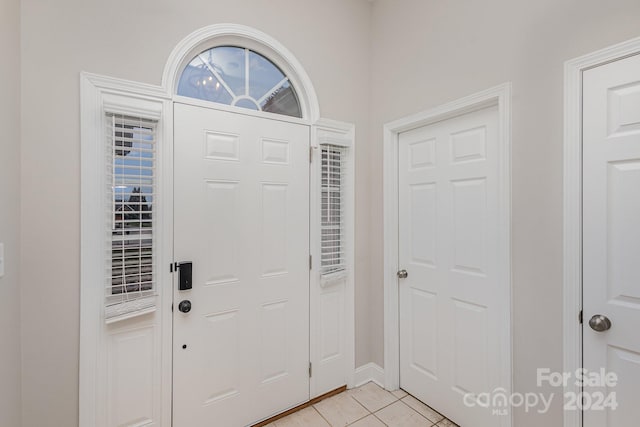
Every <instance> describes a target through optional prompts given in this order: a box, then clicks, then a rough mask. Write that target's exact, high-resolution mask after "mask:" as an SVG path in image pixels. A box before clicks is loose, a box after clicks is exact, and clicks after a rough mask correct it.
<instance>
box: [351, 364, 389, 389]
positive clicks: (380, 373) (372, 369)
mask: <svg viewBox="0 0 640 427" xmlns="http://www.w3.org/2000/svg"><path fill="white" fill-rule="evenodd" d="M369 381H373V382H374V383H376V384H378V385H379V386H380V387H384V369H382V368H381V367H380V366H378V365H377V364H375V363H373V362H370V363H367V364H366V365H362V366H360V367H358V368H356V373H355V386H356V387H360V386H361V385H363V384H366V383H368V382H369Z"/></svg>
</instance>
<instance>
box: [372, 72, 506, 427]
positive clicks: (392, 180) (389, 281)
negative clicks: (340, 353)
mask: <svg viewBox="0 0 640 427" xmlns="http://www.w3.org/2000/svg"><path fill="white" fill-rule="evenodd" d="M496 105H497V106H498V129H499V142H498V147H499V157H500V158H499V171H498V179H499V188H500V190H499V195H498V197H499V214H500V219H499V224H500V230H499V231H500V236H499V244H498V247H499V252H500V253H499V259H500V260H501V265H504V266H505V268H504V270H503V271H501V272H500V273H499V276H500V288H501V298H502V302H503V304H504V306H505V307H508V308H507V309H506V310H505V311H504V330H502V331H501V332H500V334H501V338H500V341H501V343H502V348H501V353H502V357H503V359H504V360H506V361H507V363H505V364H504V365H503V366H502V372H501V378H502V379H503V381H502V382H503V383H504V384H508V386H509V390H507V391H506V394H507V395H510V393H511V390H512V389H513V387H512V368H511V366H512V348H511V347H512V335H511V83H505V84H502V85H499V86H495V87H493V88H490V89H487V90H485V91H482V92H478V93H475V94H473V95H470V96H467V97H465V98H462V99H459V100H456V101H453V102H449V103H447V104H444V105H441V106H439V107H436V108H433V109H431V110H427V111H424V112H421V113H417V114H414V115H411V116H408V117H405V118H402V119H399V120H396V121H393V122H390V123H387V124H385V125H384V147H383V160H384V165H383V173H384V366H385V369H384V372H385V388H386V389H388V390H395V389H397V388H398V387H399V386H400V335H399V332H400V330H399V328H400V321H399V308H400V307H399V287H398V278H397V276H396V272H397V271H398V269H399V265H398V262H399V261H398V254H399V241H398V238H399V233H398V221H399V219H398V205H399V201H398V193H399V191H398V143H399V134H400V133H401V132H405V131H408V130H412V129H416V128H418V127H422V126H425V125H429V124H432V123H435V122H438V121H442V120H446V119H450V118H454V117H457V116H460V115H463V114H465V113H469V112H472V111H476V110H479V109H482V108H486V107H490V106H496ZM488 391H489V390H488ZM512 417H513V414H512V415H511V417H505V418H508V421H507V422H506V423H505V424H503V426H511V425H512Z"/></svg>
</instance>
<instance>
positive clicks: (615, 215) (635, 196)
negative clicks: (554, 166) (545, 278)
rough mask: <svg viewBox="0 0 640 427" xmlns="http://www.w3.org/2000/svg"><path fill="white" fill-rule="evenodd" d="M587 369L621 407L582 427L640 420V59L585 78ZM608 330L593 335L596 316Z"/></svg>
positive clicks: (619, 426) (592, 414)
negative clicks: (612, 379) (602, 376)
mask: <svg viewBox="0 0 640 427" xmlns="http://www.w3.org/2000/svg"><path fill="white" fill-rule="evenodd" d="M583 83H584V86H583V91H584V96H583V118H584V120H583V174H584V175H583V257H584V259H583V266H584V267H583V269H584V276H583V300H584V306H583V317H584V323H583V342H584V368H585V369H588V370H589V371H596V372H597V371H599V369H600V368H605V369H606V370H608V371H610V372H614V373H616V374H617V375H618V385H617V386H616V387H611V388H606V389H603V388H585V391H586V392H604V393H606V394H608V393H609V392H615V394H616V398H617V401H618V404H619V405H618V407H617V409H615V410H613V409H612V408H609V407H608V408H605V410H604V411H585V413H584V425H585V427H596V426H598V427H602V426H606V427H623V426H629V425H634V424H635V423H637V420H638V419H639V418H640V407H639V406H638V405H637V396H638V395H639V394H640V336H639V335H638V325H640V268H638V261H639V260H640V197H639V195H640V192H639V189H640V56H635V57H631V58H627V59H623V60H620V61H616V62H613V63H610V64H607V65H603V66H601V67H597V68H594V69H591V70H588V71H585V73H584V82H583ZM598 314H599V315H604V316H606V317H607V318H609V319H610V321H611V323H612V327H611V329H609V330H608V331H605V332H596V331H594V330H593V329H591V327H590V326H589V320H590V319H591V317H592V316H594V315H598Z"/></svg>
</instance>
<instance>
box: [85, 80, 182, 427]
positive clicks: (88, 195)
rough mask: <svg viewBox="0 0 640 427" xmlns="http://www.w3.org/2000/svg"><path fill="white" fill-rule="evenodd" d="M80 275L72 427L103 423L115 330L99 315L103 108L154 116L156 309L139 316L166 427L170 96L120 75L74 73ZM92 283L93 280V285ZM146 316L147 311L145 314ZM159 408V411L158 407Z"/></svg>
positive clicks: (161, 421)
mask: <svg viewBox="0 0 640 427" xmlns="http://www.w3.org/2000/svg"><path fill="white" fill-rule="evenodd" d="M80 88H81V109H80V110H81V148H80V149H81V178H82V179H81V251H80V253H81V263H80V265H81V280H80V354H79V356H80V368H79V389H80V393H79V399H80V401H79V425H80V426H81V427H84V426H92V427H93V426H96V427H100V426H104V425H105V424H106V423H107V408H106V404H107V400H106V392H107V390H106V384H107V377H106V375H107V373H106V363H107V362H106V358H107V356H106V354H105V353H106V350H107V344H106V342H107V337H108V334H109V332H110V331H113V330H114V329H113V328H114V327H115V328H123V329H122V330H123V331H124V330H126V329H128V328H129V326H127V324H126V322H125V323H124V326H122V325H118V326H108V325H106V324H105V320H104V317H103V316H104V312H103V310H104V287H103V286H102V285H101V284H102V283H104V282H103V280H104V279H103V277H104V271H105V268H104V264H103V263H104V236H105V235H106V230H105V224H104V221H103V220H104V211H103V206H104V204H103V201H104V198H105V197H106V196H105V191H106V187H105V184H104V179H105V178H104V173H103V172H104V159H103V153H104V141H105V140H106V138H105V134H104V129H105V126H104V116H105V113H106V112H115V113H121V114H130V115H134V116H142V117H146V118H151V119H154V120H158V128H157V137H158V146H159V152H158V162H159V169H160V170H161V174H160V175H159V176H158V182H157V186H158V189H159V194H161V197H158V198H157V199H156V200H157V201H156V203H157V204H158V209H157V213H156V214H155V215H156V218H155V221H156V224H157V227H158V230H159V233H158V235H157V236H156V237H155V239H156V241H157V250H158V253H157V259H158V267H159V268H158V270H157V272H156V274H157V286H158V288H157V292H158V295H159V298H158V307H157V310H156V312H155V313H153V314H147V315H145V316H144V317H141V319H144V318H147V319H151V318H152V319H154V320H152V321H150V323H148V324H150V325H152V326H153V327H157V328H158V329H159V330H160V332H158V334H159V337H160V339H161V341H162V343H161V344H160V345H159V347H158V348H157V349H158V353H157V354H156V357H157V359H155V360H154V361H153V362H151V361H150V363H158V365H157V366H158V371H159V377H160V378H158V379H157V383H158V384H160V389H159V390H157V392H158V393H159V394H158V395H157V396H156V397H157V399H156V401H155V402H154V404H155V406H154V407H155V408H156V410H157V411H158V412H157V415H158V416H157V419H154V420H153V421H154V422H155V423H158V425H165V426H170V425H171V356H172V355H171V324H172V322H171V310H170V308H171V302H172V298H173V295H172V293H171V277H170V275H169V274H168V270H165V269H162V268H160V266H162V265H168V263H169V262H170V257H171V247H172V242H171V238H170V236H171V230H172V226H171V224H172V218H171V214H172V210H171V209H169V208H168V206H172V205H170V204H171V203H172V200H171V196H172V195H171V194H170V193H171V192H170V191H169V190H170V189H171V188H172V187H173V185H172V183H171V177H172V174H171V170H170V169H169V171H167V170H166V168H167V167H169V168H171V165H172V156H171V147H172V143H171V141H172V138H171V135H172V134H173V131H172V126H171V120H170V119H169V118H170V117H171V116H170V110H171V108H170V104H171V103H170V101H169V100H168V99H167V97H166V96H165V93H164V91H163V90H162V88H159V87H155V86H151V85H145V84H140V85H138V84H136V83H133V82H128V81H125V80H120V79H112V78H108V77H102V76H97V75H95V74H89V73H81V75H80ZM96 284H98V286H96ZM151 316H153V317H151ZM158 408H159V409H158Z"/></svg>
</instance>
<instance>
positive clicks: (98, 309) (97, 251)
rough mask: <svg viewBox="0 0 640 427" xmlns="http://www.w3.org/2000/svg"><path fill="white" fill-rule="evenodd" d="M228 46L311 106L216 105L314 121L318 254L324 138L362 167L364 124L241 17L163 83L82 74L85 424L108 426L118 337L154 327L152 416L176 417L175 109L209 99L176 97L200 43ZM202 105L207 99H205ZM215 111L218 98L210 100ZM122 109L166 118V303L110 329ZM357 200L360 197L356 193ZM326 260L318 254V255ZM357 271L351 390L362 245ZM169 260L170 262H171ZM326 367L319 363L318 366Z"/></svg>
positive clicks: (161, 199)
mask: <svg viewBox="0 0 640 427" xmlns="http://www.w3.org/2000/svg"><path fill="white" fill-rule="evenodd" d="M222 44H234V45H242V46H244V47H248V48H250V49H254V50H256V51H257V52H259V53H261V54H263V55H265V56H267V57H268V58H269V59H271V60H272V61H273V62H274V63H275V64H276V65H278V66H279V67H280V68H281V69H282V70H283V72H284V73H285V74H286V75H287V76H288V77H289V78H290V80H291V82H292V84H293V85H294V87H295V88H296V89H297V92H298V96H299V101H300V104H301V108H302V111H303V118H302V119H296V118H287V117H279V116H276V115H271V114H269V113H262V114H259V113H256V112H251V111H250V110H242V109H239V108H237V107H228V106H222V105H220V106H214V108H218V109H220V110H225V111H234V112H240V113H243V114H247V115H259V116H261V117H268V118H271V119H275V120H284V121H292V122H296V123H300V124H304V125H306V126H308V127H309V132H310V143H311V146H312V147H313V161H312V164H311V166H310V174H311V175H310V193H309V197H310V222H309V232H310V248H309V250H310V252H311V253H312V254H318V253H319V242H320V223H319V221H320V217H319V212H316V211H317V210H318V209H319V205H318V203H319V200H320V188H319V185H318V181H317V179H318V178H317V176H319V168H320V161H319V155H318V154H317V153H318V150H317V148H318V146H319V144H322V143H327V142H329V143H341V144H342V145H346V146H349V147H350V150H351V156H350V165H349V168H350V173H351V180H353V178H354V173H355V168H354V166H355V157H354V154H355V128H354V126H353V125H352V124H350V123H343V122H338V121H333V120H328V119H323V118H321V116H320V108H319V103H318V99H317V95H316V93H315V89H314V87H313V85H312V82H311V80H310V78H309V76H308V75H307V73H306V71H305V70H304V68H303V67H302V65H301V64H300V63H299V62H298V61H297V59H296V58H295V56H294V55H293V54H292V53H291V52H290V51H289V50H288V49H286V48H285V47H284V46H283V45H282V44H281V43H279V42H278V41H277V40H275V39H273V38H272V37H270V36H268V35H267V34H265V33H262V32H260V31H258V30H256V29H253V28H250V27H247V26H244V25H238V24H215V25H211V26H208V27H204V28H202V29H199V30H197V31H195V32H193V33H192V34H190V35H188V36H187V37H186V38H185V39H183V40H182V41H181V42H180V43H179V44H178V45H177V46H176V48H175V49H174V50H173V52H172V53H171V55H170V56H169V59H168V61H167V64H166V66H165V68H164V74H163V79H162V84H161V85H152V84H148V83H140V82H133V81H128V80H122V79H117V78H112V77H106V76H101V75H98V74H92V73H87V72H82V73H80V79H79V80H80V90H81V94H80V112H81V181H82V188H81V212H80V214H81V255H82V256H81V258H82V259H81V272H80V274H81V280H80V349H79V356H80V366H79V414H78V417H79V425H80V426H96V427H101V426H104V425H106V422H107V421H106V420H107V416H108V415H109V413H110V411H111V409H110V406H109V405H110V403H109V396H108V392H109V391H108V388H109V380H110V375H112V374H113V373H110V368H109V365H108V363H109V360H108V357H107V355H108V354H109V351H111V350H112V347H111V346H112V344H111V343H110V339H112V338H113V337H114V336H116V335H117V334H119V333H121V332H131V331H135V330H138V329H145V330H152V331H153V334H154V335H153V336H154V339H153V340H151V341H150V342H151V344H150V345H151V348H148V349H147V350H148V351H149V353H150V354H151V355H152V357H153V366H154V369H155V371H154V378H155V376H156V374H157V383H154V396H153V398H152V399H153V407H154V409H153V414H152V418H150V419H149V420H148V421H150V422H151V421H153V422H154V424H157V425H160V426H165V427H169V426H171V423H172V420H171V418H172V374H171V371H172V366H173V357H172V356H173V346H172V337H173V321H172V316H173V313H172V304H173V276H172V274H171V273H170V271H169V265H170V264H171V263H173V262H174V261H175V260H174V254H173V106H174V102H175V101H177V100H179V101H180V102H185V100H186V101H187V102H188V103H192V104H196V105H197V104H198V103H200V101H198V100H195V99H187V98H184V97H180V96H178V95H176V94H175V92H176V91H175V88H176V86H175V85H176V82H177V81H178V79H179V77H180V75H179V74H180V72H181V70H182V67H183V66H184V65H185V61H187V60H189V59H190V58H189V55H190V54H191V53H193V52H194V51H197V50H198V49H203V50H204V49H206V48H210V47H213V46H219V45H222ZM201 105H202V104H201ZM208 107H209V108H211V104H208ZM107 111H108V112H117V113H119V114H128V115H133V116H140V117H148V118H152V119H155V120H158V121H159V129H158V138H159V144H160V146H159V149H158V170H159V172H158V188H159V195H158V197H157V200H156V205H157V206H158V214H157V218H158V224H159V226H158V230H159V233H160V234H159V237H158V239H157V241H158V246H157V265H158V266H159V268H158V271H157V283H158V285H157V293H158V297H157V304H156V309H155V311H154V313H153V314H152V315H146V317H140V319H143V320H142V322H143V325H142V326H140V325H136V324H133V325H132V324H131V323H126V322H123V323H122V325H121V326H118V327H117V328H115V329H114V328H113V327H110V328H111V329H107V327H106V326H105V322H104V317H103V316H104V314H103V312H104V289H103V288H102V287H101V286H96V283H102V282H103V280H104V276H103V275H104V267H103V264H102V263H103V259H104V256H103V250H104V249H103V245H104V233H105V230H104V229H103V227H104V224H103V222H104V221H102V218H103V215H104V212H103V211H102V206H103V203H104V200H106V186H105V184H104V178H103V176H102V171H103V161H104V160H103V157H102V156H103V145H104V140H105V139H106V136H105V134H104V132H105V131H104V128H105V127H104V123H103V117H104V114H105V112H107ZM348 196H350V197H352V198H353V194H348ZM354 213H355V207H354V206H353V200H350V201H349V212H347V216H348V218H347V220H348V221H349V224H350V225H351V230H349V232H348V233H347V235H346V244H347V245H348V246H349V247H350V248H354V243H355V238H354V228H353V223H354V221H353V216H354ZM317 259H318V258H317V257H316V256H314V260H317ZM347 261H348V263H349V268H350V273H349V275H348V277H347V279H346V280H345V285H344V319H345V322H344V323H343V324H342V325H341V326H342V327H343V330H342V332H343V335H341V337H340V340H341V342H342V343H343V345H344V364H343V365H341V367H340V369H342V372H343V378H344V380H345V382H346V384H347V386H348V387H353V385H354V377H355V306H354V297H355V291H354V289H355V284H354V281H355V280H354V251H353V250H351V251H350V253H349V254H348V257H347ZM318 264H319V262H314V265H313V268H312V270H310V278H309V286H310V288H311V289H310V330H309V339H310V359H311V361H312V362H313V361H316V360H318V361H319V359H320V349H319V348H318V347H319V346H318V345H317V344H315V342H314V341H315V340H316V339H317V336H318V335H319V330H320V328H319V325H318V323H319V321H320V319H319V318H318V316H319V310H318V309H317V307H316V305H318V304H319V303H320V301H319V297H320V294H319V292H320V291H319V290H318V289H319V286H320V283H319V282H320V277H319V268H318V267H319V265H318ZM161 266H166V267H167V268H166V269H165V268H161ZM317 371H319V369H316V365H315V364H314V373H315V372H317ZM316 378H317V376H316V375H314V376H312V377H311V379H310V397H311V398H313V397H315V396H316V395H317V394H322V393H323V392H324V391H323V390H316V384H315V383H316Z"/></svg>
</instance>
